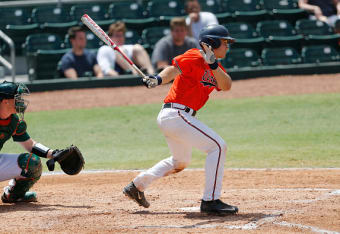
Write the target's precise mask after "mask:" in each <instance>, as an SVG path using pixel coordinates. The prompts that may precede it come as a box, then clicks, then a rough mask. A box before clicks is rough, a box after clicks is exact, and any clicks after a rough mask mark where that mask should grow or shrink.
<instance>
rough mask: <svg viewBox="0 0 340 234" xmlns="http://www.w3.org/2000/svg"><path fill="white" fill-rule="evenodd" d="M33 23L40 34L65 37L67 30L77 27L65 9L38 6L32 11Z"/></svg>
mask: <svg viewBox="0 0 340 234" xmlns="http://www.w3.org/2000/svg"><path fill="white" fill-rule="evenodd" d="M32 20H33V22H35V23H37V24H39V26H40V28H41V30H42V32H47V33H57V34H59V35H65V33H67V30H68V29H69V28H70V27H72V26H75V25H77V21H76V20H73V19H72V18H71V15H70V14H69V11H68V10H67V9H66V8H65V7H60V8H59V7H55V6H39V7H36V8H34V9H33V11H32Z"/></svg>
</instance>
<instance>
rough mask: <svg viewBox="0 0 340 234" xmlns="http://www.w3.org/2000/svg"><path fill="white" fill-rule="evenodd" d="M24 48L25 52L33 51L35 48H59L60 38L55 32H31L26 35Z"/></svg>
mask: <svg viewBox="0 0 340 234" xmlns="http://www.w3.org/2000/svg"><path fill="white" fill-rule="evenodd" d="M24 49H25V52H26V54H29V53H34V52H36V51H37V50H59V49H62V40H61V38H60V36H59V35H57V34H51V33H37V34H31V35H28V36H27V37H26V42H25V44H24Z"/></svg>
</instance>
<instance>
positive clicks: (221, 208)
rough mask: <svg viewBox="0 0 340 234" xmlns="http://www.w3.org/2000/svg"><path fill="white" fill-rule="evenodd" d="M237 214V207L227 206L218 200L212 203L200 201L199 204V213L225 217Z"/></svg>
mask: <svg viewBox="0 0 340 234" xmlns="http://www.w3.org/2000/svg"><path fill="white" fill-rule="evenodd" d="M237 212H238V208H237V206H231V205H228V204H226V203H224V202H222V201H221V200H220V199H218V200H213V201H204V200H202V202H201V213H207V214H217V215H227V214H236V213H237Z"/></svg>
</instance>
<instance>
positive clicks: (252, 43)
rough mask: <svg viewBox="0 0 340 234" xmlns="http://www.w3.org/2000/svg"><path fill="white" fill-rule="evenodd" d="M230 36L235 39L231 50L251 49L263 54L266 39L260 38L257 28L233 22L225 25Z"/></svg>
mask: <svg viewBox="0 0 340 234" xmlns="http://www.w3.org/2000/svg"><path fill="white" fill-rule="evenodd" d="M225 26H226V27H227V28H228V31H229V33H230V35H231V36H232V37H233V38H235V39H236V40H235V43H234V44H232V46H231V48H251V49H254V50H256V51H257V52H258V53H261V51H262V49H263V46H264V38H263V37H261V36H259V34H258V32H257V31H256V30H255V28H254V27H253V26H252V25H251V24H248V23H245V22H233V23H228V24H225Z"/></svg>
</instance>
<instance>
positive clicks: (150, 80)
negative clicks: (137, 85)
mask: <svg viewBox="0 0 340 234" xmlns="http://www.w3.org/2000/svg"><path fill="white" fill-rule="evenodd" d="M142 81H143V84H144V85H145V86H146V87H147V88H148V89H151V88H155V87H156V86H157V85H160V84H162V78H161V77H160V76H159V75H157V76H153V75H149V76H146V77H144V78H143V79H142Z"/></svg>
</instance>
